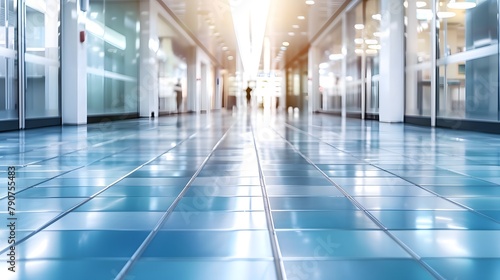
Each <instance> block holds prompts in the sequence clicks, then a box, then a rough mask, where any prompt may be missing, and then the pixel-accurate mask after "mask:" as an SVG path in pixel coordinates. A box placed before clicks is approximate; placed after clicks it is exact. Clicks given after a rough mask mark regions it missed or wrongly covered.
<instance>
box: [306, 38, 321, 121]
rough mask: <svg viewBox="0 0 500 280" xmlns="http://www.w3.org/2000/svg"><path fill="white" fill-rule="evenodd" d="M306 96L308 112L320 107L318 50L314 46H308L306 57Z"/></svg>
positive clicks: (317, 109)
mask: <svg viewBox="0 0 500 280" xmlns="http://www.w3.org/2000/svg"><path fill="white" fill-rule="evenodd" d="M308 64H309V65H308V68H309V69H308V71H307V72H308V73H309V77H308V88H307V91H308V98H309V113H314V112H317V111H319V109H320V108H321V107H320V105H321V104H320V100H321V99H320V92H319V51H318V48H317V47H315V46H311V47H310V48H309V59H308Z"/></svg>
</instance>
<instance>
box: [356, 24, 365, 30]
mask: <svg viewBox="0 0 500 280" xmlns="http://www.w3.org/2000/svg"><path fill="white" fill-rule="evenodd" d="M354 28H356V29H358V30H361V29H363V28H365V25H364V24H361V23H358V24H355V25H354Z"/></svg>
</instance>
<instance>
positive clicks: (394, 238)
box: [271, 128, 446, 280]
mask: <svg viewBox="0 0 500 280" xmlns="http://www.w3.org/2000/svg"><path fill="white" fill-rule="evenodd" d="M271 129H272V130H273V131H274V132H275V133H276V134H277V135H279V136H280V137H281V138H282V139H283V140H284V141H285V142H286V143H287V144H288V145H289V146H290V147H291V148H292V149H293V150H294V151H295V152H296V153H298V154H299V155H300V156H301V157H302V158H304V159H305V160H306V161H307V162H308V163H309V164H311V165H312V166H314V168H316V170H318V172H320V173H321V174H322V175H323V176H324V177H325V178H326V179H327V180H328V181H329V182H330V183H331V184H332V185H333V186H334V187H335V188H337V189H338V190H339V191H340V192H341V193H342V194H343V195H344V196H345V197H346V198H347V199H349V201H350V202H351V203H352V204H354V205H355V206H356V207H357V208H359V209H360V210H361V211H363V212H364V213H365V215H367V216H368V218H370V220H372V221H373V222H374V223H375V224H376V225H377V226H378V227H379V228H380V229H381V230H382V231H383V232H384V233H385V234H387V236H389V237H390V238H391V239H392V240H393V241H394V242H396V244H398V245H399V246H400V247H401V248H402V249H403V250H404V251H406V252H407V253H408V254H409V255H410V256H411V257H412V258H413V259H414V260H415V261H417V262H418V263H419V264H420V265H421V266H422V267H423V268H424V269H425V270H427V271H428V272H429V273H430V274H431V275H432V276H434V277H435V278H436V279H439V280H445V279H446V278H444V277H443V276H441V275H440V274H439V273H438V272H437V271H436V270H434V269H433V268H432V267H431V266H429V265H428V264H426V263H425V262H423V261H422V258H421V257H420V256H419V255H418V254H417V253H415V252H414V251H413V250H412V249H411V248H410V247H408V246H407V245H406V244H405V243H404V242H403V241H401V240H400V239H399V238H397V237H396V236H395V235H394V234H392V233H391V232H390V231H389V230H388V229H387V228H386V227H385V226H384V225H383V224H382V222H380V221H379V220H378V219H377V218H376V217H375V216H373V215H372V214H371V213H370V211H368V209H366V208H365V207H364V206H363V205H362V204H361V203H359V202H358V201H357V200H356V199H355V198H354V197H352V196H351V195H350V194H349V193H348V192H347V191H345V190H344V189H343V188H342V187H341V186H339V185H338V184H337V183H335V182H334V181H333V180H332V179H331V178H330V177H328V175H327V174H326V173H325V172H323V170H321V169H320V168H319V167H318V166H317V165H316V164H315V163H314V162H313V161H312V160H311V159H310V158H309V157H307V156H306V155H304V154H303V153H302V152H301V151H300V150H298V149H297V148H296V147H295V146H294V145H293V144H292V143H290V141H288V140H287V139H286V138H284V137H283V136H282V135H281V134H279V133H278V132H277V131H276V130H275V129H274V128H271Z"/></svg>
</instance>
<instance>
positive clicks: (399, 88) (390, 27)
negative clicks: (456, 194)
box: [379, 0, 405, 122]
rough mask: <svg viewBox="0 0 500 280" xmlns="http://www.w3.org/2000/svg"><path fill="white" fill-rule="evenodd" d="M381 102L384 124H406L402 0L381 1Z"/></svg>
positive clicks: (380, 111) (381, 118)
mask: <svg viewBox="0 0 500 280" xmlns="http://www.w3.org/2000/svg"><path fill="white" fill-rule="evenodd" d="M380 8H381V14H382V20H381V23H380V31H381V34H382V36H381V38H380V44H381V49H380V84H379V85H380V90H379V94H380V99H379V102H380V103H379V119H380V121H381V122H403V121H404V93H405V91H404V78H405V68H404V26H405V25H404V20H403V16H404V7H403V2H402V1H401V0H382V1H381V7H380Z"/></svg>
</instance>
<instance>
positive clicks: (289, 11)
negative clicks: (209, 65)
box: [160, 0, 348, 72]
mask: <svg viewBox="0 0 500 280" xmlns="http://www.w3.org/2000/svg"><path fill="white" fill-rule="evenodd" d="M160 1H163V2H164V3H165V4H166V6H167V7H168V8H169V9H170V10H171V11H172V12H173V13H174V14H175V16H176V17H177V18H179V19H180V20H181V21H182V22H183V24H184V25H185V26H186V28H188V29H189V31H190V32H191V33H192V34H193V35H195V36H196V37H197V38H198V40H199V41H200V42H201V43H202V44H203V45H204V47H205V48H206V49H207V50H208V51H209V52H210V53H211V55H212V56H213V57H215V58H216V60H218V61H219V63H220V64H221V65H222V67H224V68H226V69H228V70H229V71H230V72H234V71H235V70H236V67H235V64H236V63H235V60H234V59H233V60H228V57H229V56H233V57H237V49H238V47H237V41H236V35H235V31H234V28H233V21H232V17H231V6H230V5H231V4H233V5H234V4H241V3H242V2H245V1H252V0H160ZM346 1H348V0H315V1H314V2H315V3H314V4H313V5H307V4H306V3H305V0H270V2H271V3H270V10H269V17H268V19H267V28H266V36H267V37H269V39H270V43H271V44H270V45H271V60H272V65H273V66H274V67H279V66H283V65H284V63H283V62H281V63H280V62H278V60H277V58H278V57H279V56H282V58H281V60H282V61H285V62H289V61H290V60H292V59H294V58H296V57H297V56H298V55H299V54H301V53H302V52H304V51H306V50H307V47H308V44H309V42H310V40H311V38H313V37H314V36H315V35H316V33H318V31H320V30H321V28H322V27H323V26H324V25H325V23H326V22H327V21H328V20H329V19H330V18H331V17H332V16H333V15H334V14H335V13H336V12H337V11H338V9H339V8H340V7H341V6H342V5H343V4H344V2H346ZM238 2H240V3H238ZM299 16H303V17H304V19H299V18H298V17H299ZM291 32H293V34H292V33H291ZM285 41H286V42H289V44H290V45H289V46H288V47H287V49H286V51H282V52H284V54H282V55H280V51H281V49H280V48H281V47H282V43H283V42H285Z"/></svg>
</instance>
